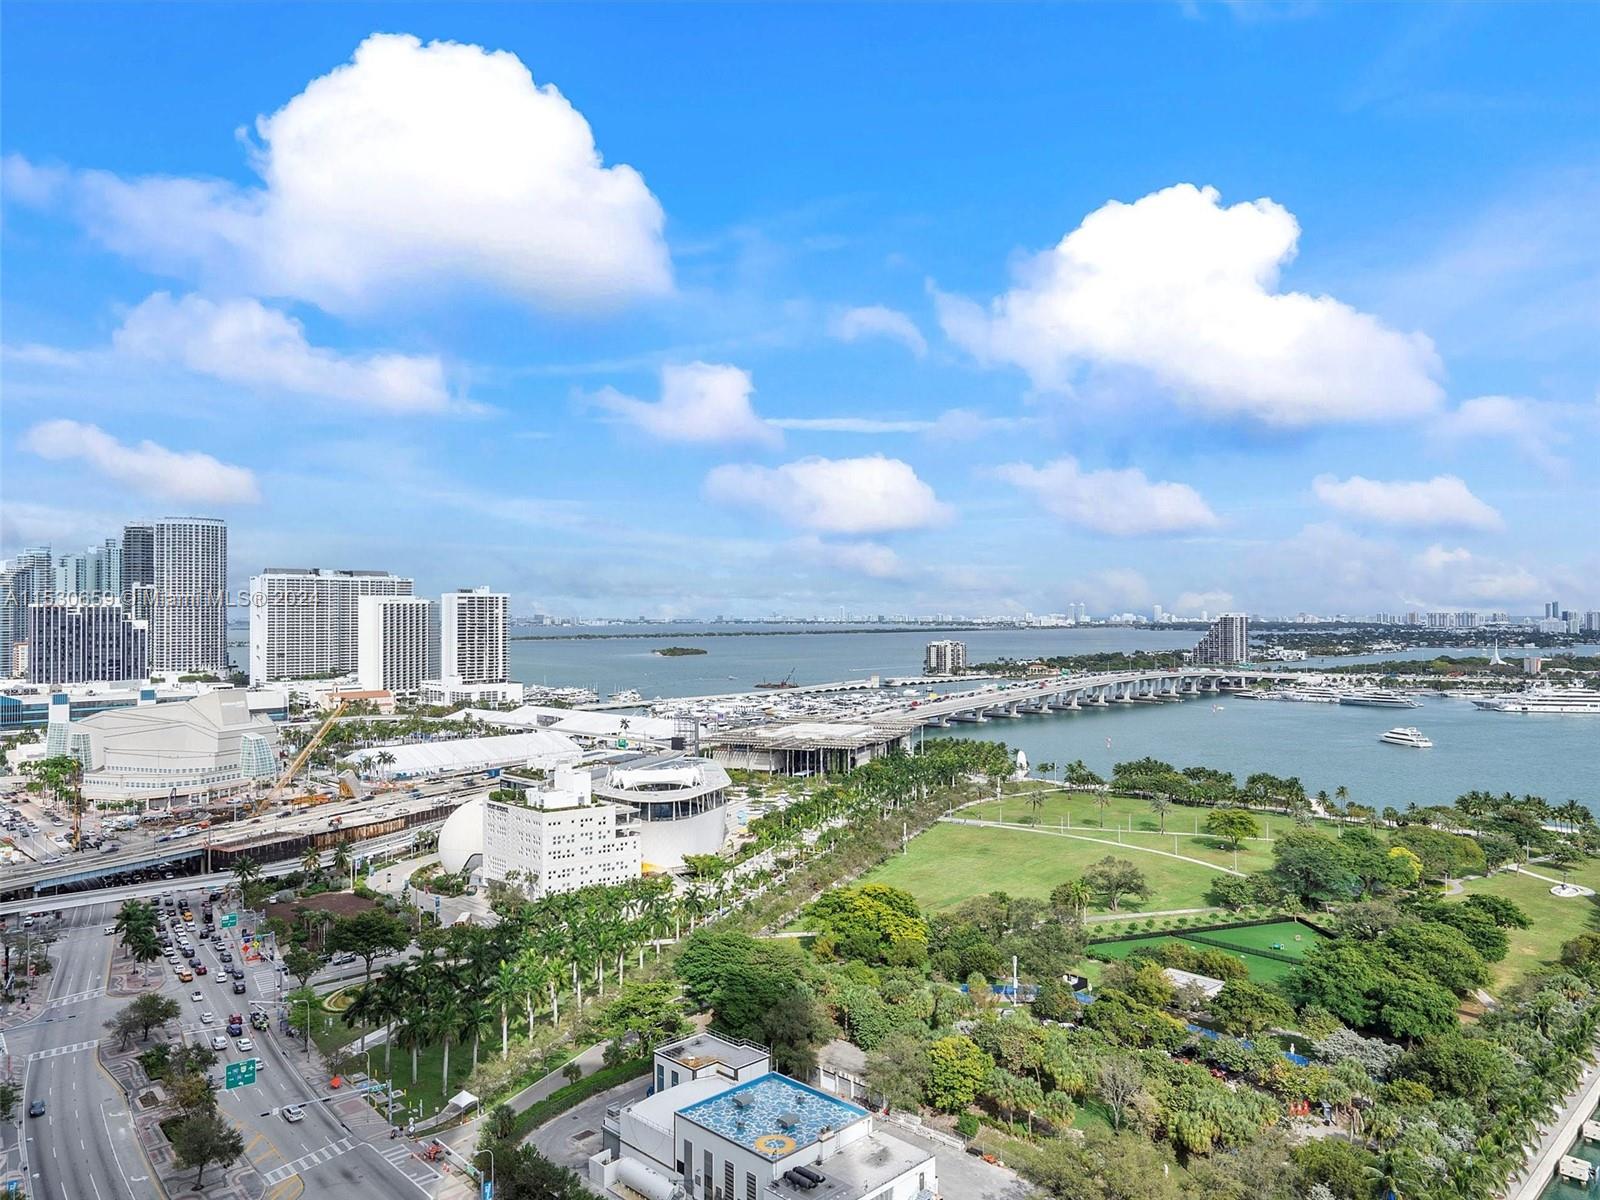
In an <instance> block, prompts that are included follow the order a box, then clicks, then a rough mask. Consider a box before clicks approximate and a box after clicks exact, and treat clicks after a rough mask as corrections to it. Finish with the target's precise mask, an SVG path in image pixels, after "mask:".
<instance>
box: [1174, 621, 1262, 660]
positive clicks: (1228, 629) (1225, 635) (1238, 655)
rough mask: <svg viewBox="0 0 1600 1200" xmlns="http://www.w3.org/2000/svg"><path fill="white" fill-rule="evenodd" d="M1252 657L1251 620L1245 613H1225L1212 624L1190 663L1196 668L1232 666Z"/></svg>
mask: <svg viewBox="0 0 1600 1200" xmlns="http://www.w3.org/2000/svg"><path fill="white" fill-rule="evenodd" d="M1249 657H1250V619H1249V618H1248V617H1247V616H1246V615H1245V614H1244V613H1223V614H1222V615H1221V616H1219V617H1218V618H1217V619H1216V620H1215V621H1213V622H1212V623H1211V628H1210V629H1207V630H1206V635H1205V637H1203V638H1201V639H1200V644H1199V645H1198V646H1196V647H1195V648H1194V653H1193V654H1192V655H1191V656H1190V659H1189V661H1190V662H1192V663H1194V664H1195V665H1196V666H1232V665H1233V664H1234V663H1241V662H1245V661H1246V660H1248V659H1249Z"/></svg>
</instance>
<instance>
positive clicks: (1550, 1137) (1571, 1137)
mask: <svg viewBox="0 0 1600 1200" xmlns="http://www.w3.org/2000/svg"><path fill="white" fill-rule="evenodd" d="M1596 1104H1600V1068H1596V1067H1595V1066H1594V1065H1593V1064H1590V1065H1589V1066H1588V1067H1587V1068H1585V1070H1584V1072H1583V1080H1582V1082H1581V1083H1580V1084H1579V1085H1578V1091H1577V1093H1576V1094H1575V1095H1574V1096H1573V1097H1572V1099H1571V1100H1569V1101H1567V1103H1566V1104H1565V1105H1564V1106H1563V1107H1562V1109H1561V1111H1560V1112H1559V1113H1558V1114H1556V1116H1555V1117H1554V1118H1553V1123H1548V1124H1541V1125H1540V1126H1539V1129H1540V1132H1541V1133H1542V1134H1543V1136H1542V1137H1541V1138H1540V1140H1539V1149H1538V1150H1537V1151H1536V1152H1535V1153H1534V1154H1533V1155H1532V1156H1531V1157H1530V1158H1529V1160H1528V1165H1527V1166H1526V1167H1525V1168H1524V1169H1523V1170H1522V1171H1519V1172H1518V1173H1517V1174H1515V1175H1513V1176H1512V1177H1511V1179H1510V1181H1509V1182H1508V1183H1507V1184H1506V1193H1505V1195H1506V1200H1536V1198H1537V1197H1538V1195H1539V1193H1540V1192H1541V1191H1543V1190H1544V1186H1545V1184H1547V1183H1549V1182H1550V1179H1551V1177H1552V1176H1553V1175H1554V1174H1555V1171H1556V1163H1557V1162H1559V1161H1560V1160H1561V1156H1562V1155H1563V1154H1565V1153H1566V1152H1567V1147H1569V1146H1571V1145H1572V1143H1573V1142H1574V1141H1576V1140H1577V1137H1578V1132H1579V1130H1581V1129H1582V1128H1583V1123H1584V1121H1586V1120H1587V1119H1588V1117H1589V1114H1590V1113H1591V1112H1593V1111H1594V1108H1595V1105H1596Z"/></svg>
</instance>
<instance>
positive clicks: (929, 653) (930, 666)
mask: <svg viewBox="0 0 1600 1200" xmlns="http://www.w3.org/2000/svg"><path fill="white" fill-rule="evenodd" d="M966 669H967V644H966V643H965V642H929V643H928V648H927V649H926V650H924V651H923V654H922V673H923V674H924V675H959V674H960V673H961V672H962V671H965V670H966Z"/></svg>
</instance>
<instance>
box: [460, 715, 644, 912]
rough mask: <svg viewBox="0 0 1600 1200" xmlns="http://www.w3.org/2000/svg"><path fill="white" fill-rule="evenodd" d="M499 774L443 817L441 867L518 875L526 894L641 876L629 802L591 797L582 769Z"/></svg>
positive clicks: (515, 879)
mask: <svg viewBox="0 0 1600 1200" xmlns="http://www.w3.org/2000/svg"><path fill="white" fill-rule="evenodd" d="M547 736H556V735H547ZM502 782H503V785H504V786H502V787H501V788H498V789H496V790H495V791H493V792H491V793H490V794H489V795H488V796H485V797H483V798H482V799H478V800H469V801H468V802H467V803H466V804H463V805H462V806H461V807H460V808H458V809H456V811H455V812H453V813H451V814H450V817H449V819H448V820H446V821H445V823H444V828H443V829H441V830H440V831H439V861H440V863H441V864H442V865H443V867H444V869H445V870H447V871H451V872H461V871H476V872H477V873H478V875H479V876H480V877H481V878H483V879H484V880H485V881H496V880H498V881H501V882H509V883H518V884H521V885H522V886H523V887H524V888H525V889H526V890H527V891H528V892H529V893H530V894H532V895H545V894H548V893H551V892H571V891H576V890H577V889H579V888H583V887H589V886H591V885H595V884H605V885H611V884H618V883H626V882H627V881H628V880H630V879H637V878H639V875H640V871H641V867H642V862H643V860H642V858H641V856H640V850H639V822H638V820H637V819H636V816H635V813H634V810H633V809H632V808H631V807H630V806H628V805H626V804H608V803H606V802H604V801H600V800H596V799H594V796H593V794H592V792H591V780H590V776H589V773H588V772H587V771H579V770H571V769H559V770H557V771H556V772H555V777H554V782H553V784H547V783H546V782H545V781H543V780H533V779H531V778H530V779H527V780H518V779H515V778H512V777H506V778H504V779H503V781H502Z"/></svg>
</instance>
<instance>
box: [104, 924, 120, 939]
mask: <svg viewBox="0 0 1600 1200" xmlns="http://www.w3.org/2000/svg"><path fill="white" fill-rule="evenodd" d="M116 931H117V927H116V926H115V925H107V926H106V927H105V928H104V929H103V930H101V932H102V933H104V934H105V935H106V936H107V937H110V936H111V935H112V934H114V933H116Z"/></svg>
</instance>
